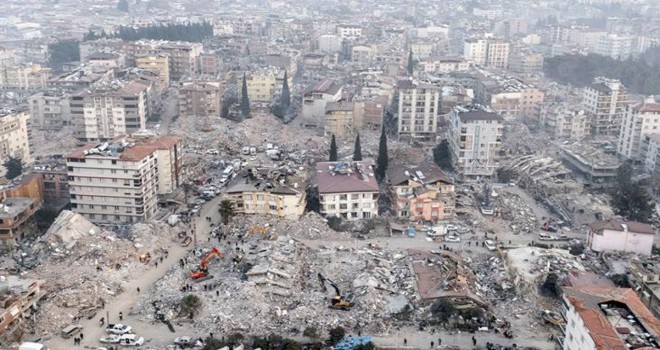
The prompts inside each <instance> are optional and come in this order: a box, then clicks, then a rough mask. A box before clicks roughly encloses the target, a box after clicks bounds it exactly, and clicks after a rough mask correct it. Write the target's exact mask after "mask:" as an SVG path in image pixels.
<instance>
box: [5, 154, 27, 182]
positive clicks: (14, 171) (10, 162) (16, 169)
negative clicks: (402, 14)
mask: <svg viewBox="0 0 660 350" xmlns="http://www.w3.org/2000/svg"><path fill="white" fill-rule="evenodd" d="M2 165H3V166H4V167H5V169H6V170H7V172H6V173H5V178H6V179H7V180H12V179H15V178H17V177H19V176H21V174H22V173H23V159H21V158H18V157H12V156H9V157H7V159H5V161H4V163H2Z"/></svg>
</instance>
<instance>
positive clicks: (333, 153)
mask: <svg viewBox="0 0 660 350" xmlns="http://www.w3.org/2000/svg"><path fill="white" fill-rule="evenodd" d="M330 161H331V162H336V161H337V141H336V140H335V134H332V140H331V141H330Z"/></svg>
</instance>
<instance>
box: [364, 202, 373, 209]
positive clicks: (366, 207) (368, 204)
mask: <svg viewBox="0 0 660 350" xmlns="http://www.w3.org/2000/svg"><path fill="white" fill-rule="evenodd" d="M362 208H364V209H371V203H362Z"/></svg>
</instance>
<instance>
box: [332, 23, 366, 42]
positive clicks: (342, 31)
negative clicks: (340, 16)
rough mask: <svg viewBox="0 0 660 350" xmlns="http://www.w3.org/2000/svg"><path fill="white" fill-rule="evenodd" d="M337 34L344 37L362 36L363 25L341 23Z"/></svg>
mask: <svg viewBox="0 0 660 350" xmlns="http://www.w3.org/2000/svg"><path fill="white" fill-rule="evenodd" d="M337 35H339V37H340V38H342V39H350V40H352V39H359V38H361V37H362V27H358V26H354V25H348V24H340V25H338V26H337Z"/></svg>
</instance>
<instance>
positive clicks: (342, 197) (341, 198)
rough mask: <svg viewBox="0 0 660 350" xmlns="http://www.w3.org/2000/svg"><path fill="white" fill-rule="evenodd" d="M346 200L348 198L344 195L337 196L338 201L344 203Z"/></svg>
mask: <svg viewBox="0 0 660 350" xmlns="http://www.w3.org/2000/svg"><path fill="white" fill-rule="evenodd" d="M347 198H348V196H347V195H345V194H340V195H339V200H340V201H345V200H346V199H347Z"/></svg>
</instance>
